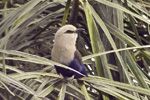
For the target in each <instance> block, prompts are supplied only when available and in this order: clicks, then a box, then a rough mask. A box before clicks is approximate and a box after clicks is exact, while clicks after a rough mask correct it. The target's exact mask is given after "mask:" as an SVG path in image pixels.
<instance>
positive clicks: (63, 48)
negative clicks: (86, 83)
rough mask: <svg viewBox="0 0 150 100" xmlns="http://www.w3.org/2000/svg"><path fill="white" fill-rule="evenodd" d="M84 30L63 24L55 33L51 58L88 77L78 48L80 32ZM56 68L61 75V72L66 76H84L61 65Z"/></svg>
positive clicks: (76, 77)
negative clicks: (77, 42) (77, 41)
mask: <svg viewBox="0 0 150 100" xmlns="http://www.w3.org/2000/svg"><path fill="white" fill-rule="evenodd" d="M83 30H84V29H83V28H76V27H75V26H73V25H64V26H62V27H61V28H60V29H59V30H58V31H57V32H56V34H55V38H54V44H53V48H52V52H51V58H52V60H53V61H55V62H58V63H61V64H64V65H66V66H68V67H70V68H72V69H74V70H76V71H78V72H80V73H82V74H83V75H85V76H87V77H88V75H87V73H86V71H85V68H84V65H83V62H82V58H81V54H80V53H79V51H78V50H77V48H76V40H77V37H78V33H79V32H81V31H83ZM55 69H56V71H57V73H58V74H59V75H60V74H61V75H62V76H63V77H64V78H67V77H74V78H75V79H78V78H81V77H83V75H81V74H78V73H76V72H74V71H71V70H69V69H65V68H62V67H60V66H56V65H55Z"/></svg>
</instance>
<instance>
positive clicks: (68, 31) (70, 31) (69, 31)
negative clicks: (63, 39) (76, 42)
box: [65, 30, 74, 33]
mask: <svg viewBox="0 0 150 100" xmlns="http://www.w3.org/2000/svg"><path fill="white" fill-rule="evenodd" d="M65 33H74V31H72V30H67V31H66V32H65Z"/></svg>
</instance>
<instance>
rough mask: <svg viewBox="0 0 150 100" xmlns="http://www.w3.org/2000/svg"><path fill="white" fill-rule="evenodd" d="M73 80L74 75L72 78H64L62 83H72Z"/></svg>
mask: <svg viewBox="0 0 150 100" xmlns="http://www.w3.org/2000/svg"><path fill="white" fill-rule="evenodd" d="M73 79H74V75H73V76H72V77H65V78H64V82H65V83H71V84H72V83H73Z"/></svg>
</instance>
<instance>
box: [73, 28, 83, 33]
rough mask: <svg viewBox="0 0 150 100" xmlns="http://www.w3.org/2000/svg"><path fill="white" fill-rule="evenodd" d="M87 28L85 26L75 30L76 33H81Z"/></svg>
mask: <svg viewBox="0 0 150 100" xmlns="http://www.w3.org/2000/svg"><path fill="white" fill-rule="evenodd" d="M84 30H85V29H84V28H77V29H76V30H75V33H80V32H82V31H84Z"/></svg>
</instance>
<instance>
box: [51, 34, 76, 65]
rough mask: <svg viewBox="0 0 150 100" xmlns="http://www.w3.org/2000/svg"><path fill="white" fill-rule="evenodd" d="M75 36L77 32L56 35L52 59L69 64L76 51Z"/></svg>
mask: <svg viewBox="0 0 150 100" xmlns="http://www.w3.org/2000/svg"><path fill="white" fill-rule="evenodd" d="M76 38H77V34H65V35H63V36H61V37H56V38H55V41H54V42H55V43H54V45H53V49H52V53H51V54H52V55H51V56H52V60H53V61H56V62H59V63H62V64H66V65H68V64H70V62H71V61H72V60H73V59H74V53H75V51H76V46H75V44H76Z"/></svg>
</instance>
